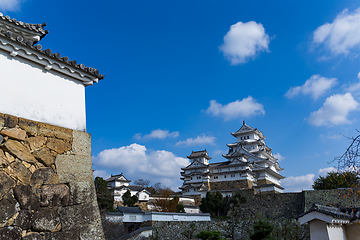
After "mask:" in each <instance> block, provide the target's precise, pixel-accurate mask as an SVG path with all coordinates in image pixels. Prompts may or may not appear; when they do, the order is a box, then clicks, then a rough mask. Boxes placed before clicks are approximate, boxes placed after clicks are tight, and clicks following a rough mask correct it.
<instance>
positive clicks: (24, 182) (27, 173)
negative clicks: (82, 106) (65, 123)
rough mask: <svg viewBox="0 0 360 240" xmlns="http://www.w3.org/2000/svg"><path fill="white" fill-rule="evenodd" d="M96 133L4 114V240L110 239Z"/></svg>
mask: <svg viewBox="0 0 360 240" xmlns="http://www.w3.org/2000/svg"><path fill="white" fill-rule="evenodd" d="M100 221H101V220H100V215H99V210H98V206H97V202H96V195H95V188H94V183H93V174H92V163H91V139H90V134H88V133H85V132H80V131H75V130H72V129H68V128H62V127H57V126H53V125H49V124H45V123H40V122H35V121H31V120H27V119H23V118H18V117H14V116H11V115H5V114H1V113H0V239H14V240H16V239H23V240H38V239H39V240H40V239H42V240H45V239H53V240H56V239H61V240H65V239H72V240H73V239H74V240H76V239H101V240H103V239H104V235H103V231H102V227H101V222H100Z"/></svg>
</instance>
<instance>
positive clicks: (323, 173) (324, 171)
mask: <svg viewBox="0 0 360 240" xmlns="http://www.w3.org/2000/svg"><path fill="white" fill-rule="evenodd" d="M337 171H338V170H337V169H336V168H334V167H327V168H321V169H319V171H318V175H319V176H321V177H325V176H326V174H327V173H329V172H337Z"/></svg>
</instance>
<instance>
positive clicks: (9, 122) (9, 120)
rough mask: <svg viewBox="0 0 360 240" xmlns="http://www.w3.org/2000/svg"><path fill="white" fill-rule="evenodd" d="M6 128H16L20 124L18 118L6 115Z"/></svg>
mask: <svg viewBox="0 0 360 240" xmlns="http://www.w3.org/2000/svg"><path fill="white" fill-rule="evenodd" d="M4 120H5V127H8V128H14V127H15V126H16V125H17V124H18V118H17V117H15V116H12V115H8V114H5V119H4Z"/></svg>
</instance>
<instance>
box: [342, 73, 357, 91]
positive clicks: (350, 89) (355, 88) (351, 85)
mask: <svg viewBox="0 0 360 240" xmlns="http://www.w3.org/2000/svg"><path fill="white" fill-rule="evenodd" d="M357 78H358V79H359V80H360V72H359V73H358V75H357ZM345 90H346V91H348V92H356V93H359V90H360V82H358V83H354V84H350V86H349V87H347V88H346V89H345Z"/></svg>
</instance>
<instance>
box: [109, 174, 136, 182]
mask: <svg viewBox="0 0 360 240" xmlns="http://www.w3.org/2000/svg"><path fill="white" fill-rule="evenodd" d="M120 177H123V178H125V179H126V177H125V176H124V175H123V173H120V174H117V175H112V174H111V177H109V178H108V179H106V181H107V182H112V181H115V180H117V179H118V178H120ZM120 181H121V182H131V181H130V180H127V179H126V180H120Z"/></svg>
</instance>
